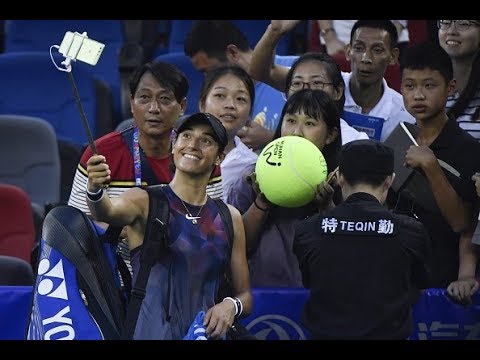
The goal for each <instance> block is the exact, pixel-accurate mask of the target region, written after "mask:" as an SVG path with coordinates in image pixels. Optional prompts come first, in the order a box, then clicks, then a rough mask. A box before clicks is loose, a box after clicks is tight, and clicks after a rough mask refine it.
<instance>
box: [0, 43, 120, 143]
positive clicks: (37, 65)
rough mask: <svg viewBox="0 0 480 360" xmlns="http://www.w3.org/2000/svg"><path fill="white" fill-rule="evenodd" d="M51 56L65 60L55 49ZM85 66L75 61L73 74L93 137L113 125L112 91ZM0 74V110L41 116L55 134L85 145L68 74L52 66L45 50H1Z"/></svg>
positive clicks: (108, 129)
mask: <svg viewBox="0 0 480 360" xmlns="http://www.w3.org/2000/svg"><path fill="white" fill-rule="evenodd" d="M54 59H55V62H56V63H57V65H59V66H61V65H60V63H61V61H62V60H64V58H63V56H61V55H60V54H58V52H57V53H56V55H54ZM88 66H89V65H87V64H82V63H74V64H73V65H72V74H73V78H74V80H75V84H76V87H77V89H78V92H79V94H80V98H81V104H82V106H83V110H84V112H85V115H86V117H87V120H88V123H89V127H90V130H91V132H92V134H93V137H94V138H95V137H99V136H101V135H103V133H105V132H108V131H111V130H112V129H113V125H112V118H111V111H112V109H111V102H110V103H109V101H108V100H110V101H111V95H110V93H109V91H108V88H107V89H105V88H102V87H101V86H99V83H98V82H99V80H98V79H97V78H96V77H95V76H94V75H93V74H92V73H91V72H90V71H89V69H87V67H88ZM0 74H1V79H2V81H0V99H1V101H0V114H19V115H26V116H34V117H40V118H43V119H45V120H47V121H48V122H49V123H50V124H52V126H53V127H54V129H55V132H56V134H57V135H58V136H61V137H63V138H65V139H67V140H69V141H71V142H73V143H75V144H78V145H80V146H84V144H85V143H86V142H87V141H88V137H87V133H86V131H85V130H84V126H83V122H82V119H81V116H80V111H79V108H78V105H77V102H76V100H75V97H74V93H73V89H72V85H71V82H70V80H69V75H68V74H67V73H66V72H62V71H59V70H57V69H56V68H55V66H54V64H53V63H52V61H51V58H50V55H49V53H48V51H44V52H19V53H3V54H0ZM100 88H102V89H103V90H102V92H100V91H99V89H100ZM109 104H110V105H109ZM109 110H110V112H109ZM102 114H103V115H102ZM109 114H110V115H109Z"/></svg>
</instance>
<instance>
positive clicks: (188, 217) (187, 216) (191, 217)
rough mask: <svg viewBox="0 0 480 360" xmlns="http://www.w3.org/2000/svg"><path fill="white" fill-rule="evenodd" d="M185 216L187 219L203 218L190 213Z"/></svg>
mask: <svg viewBox="0 0 480 360" xmlns="http://www.w3.org/2000/svg"><path fill="white" fill-rule="evenodd" d="M185 217H186V218H187V220H197V219H201V218H202V217H201V216H190V215H188V214H185Z"/></svg>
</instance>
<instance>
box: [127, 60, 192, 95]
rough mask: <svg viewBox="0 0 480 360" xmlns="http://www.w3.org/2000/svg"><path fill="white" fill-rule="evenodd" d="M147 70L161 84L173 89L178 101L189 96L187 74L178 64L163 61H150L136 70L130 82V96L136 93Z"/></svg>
mask: <svg viewBox="0 0 480 360" xmlns="http://www.w3.org/2000/svg"><path fill="white" fill-rule="evenodd" d="M147 71H148V72H150V73H151V74H152V75H153V77H154V78H155V79H156V80H157V81H158V83H159V84H160V85H161V86H163V87H164V88H165V89H167V90H170V91H172V93H173V95H174V96H175V99H176V100H177V102H178V103H180V101H182V100H183V99H184V98H186V97H187V93H188V87H189V86H188V80H187V78H186V76H185V74H184V73H183V72H182V71H181V70H180V69H178V68H177V67H176V66H174V65H171V64H168V63H165V62H161V61H155V62H148V63H146V64H143V65H141V66H140V67H138V68H137V69H135V70H134V72H133V73H132V75H131V76H130V81H129V83H128V86H129V88H130V96H132V97H133V96H134V95H135V92H136V91H137V88H138V84H139V83H140V79H141V77H142V76H143V74H145V73H146V72H147Z"/></svg>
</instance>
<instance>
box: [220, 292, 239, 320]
mask: <svg viewBox="0 0 480 360" xmlns="http://www.w3.org/2000/svg"><path fill="white" fill-rule="evenodd" d="M235 299H238V298H235ZM235 299H234V298H232V297H230V296H227V297H226V298H223V300H222V301H225V300H230V301H231V302H233V305H235V317H237V314H238V304H237V301H236V300H235ZM240 304H241V302H240Z"/></svg>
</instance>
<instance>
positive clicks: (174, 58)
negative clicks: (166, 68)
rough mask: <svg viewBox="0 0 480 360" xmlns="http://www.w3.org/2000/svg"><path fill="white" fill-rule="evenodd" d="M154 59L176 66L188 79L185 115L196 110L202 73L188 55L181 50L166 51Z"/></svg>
mask: <svg viewBox="0 0 480 360" xmlns="http://www.w3.org/2000/svg"><path fill="white" fill-rule="evenodd" d="M155 60H156V61H163V62H166V63H169V64H173V65H175V66H176V67H178V68H179V69H180V70H181V71H183V73H184V74H185V76H186V77H187V80H188V85H189V90H188V94H187V110H186V111H185V115H191V114H194V113H196V112H198V98H199V96H200V89H201V86H202V82H203V77H204V76H203V74H202V73H201V72H200V71H197V70H196V69H195V68H194V67H193V64H192V61H191V60H190V57H188V56H187V55H185V53H184V52H183V51H182V52H175V53H166V54H162V55H159V56H157V57H156V58H155Z"/></svg>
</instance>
